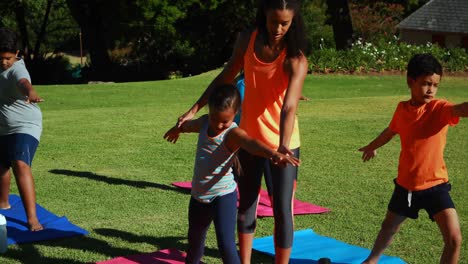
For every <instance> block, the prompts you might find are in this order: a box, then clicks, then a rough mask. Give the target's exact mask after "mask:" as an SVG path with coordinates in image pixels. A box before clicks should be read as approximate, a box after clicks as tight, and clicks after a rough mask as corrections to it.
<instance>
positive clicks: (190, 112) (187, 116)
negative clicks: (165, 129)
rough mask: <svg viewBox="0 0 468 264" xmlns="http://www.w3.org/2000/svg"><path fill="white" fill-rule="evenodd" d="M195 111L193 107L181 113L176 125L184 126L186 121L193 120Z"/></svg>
mask: <svg viewBox="0 0 468 264" xmlns="http://www.w3.org/2000/svg"><path fill="white" fill-rule="evenodd" d="M195 113H196V112H194V111H193V110H192V109H190V110H188V111H187V112H186V113H185V114H183V115H181V116H180V117H179V118H178V119H177V123H176V127H178V128H180V127H182V124H184V123H185V122H186V121H189V120H192V119H193V117H194V116H195Z"/></svg>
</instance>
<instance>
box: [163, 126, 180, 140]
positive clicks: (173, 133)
mask: <svg viewBox="0 0 468 264" xmlns="http://www.w3.org/2000/svg"><path fill="white" fill-rule="evenodd" d="M180 132H181V130H180V128H178V127H177V126H174V127H173V128H171V129H169V131H167V132H166V134H164V139H165V140H167V141H169V142H171V143H174V144H175V143H176V142H177V140H178V139H179V135H180Z"/></svg>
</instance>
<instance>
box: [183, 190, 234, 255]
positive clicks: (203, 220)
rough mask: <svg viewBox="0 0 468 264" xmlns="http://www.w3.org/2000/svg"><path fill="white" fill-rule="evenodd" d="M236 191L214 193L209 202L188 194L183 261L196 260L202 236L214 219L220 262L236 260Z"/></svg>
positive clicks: (204, 235)
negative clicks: (200, 200)
mask: <svg viewBox="0 0 468 264" xmlns="http://www.w3.org/2000/svg"><path fill="white" fill-rule="evenodd" d="M236 203H237V191H234V192H232V193H229V194H226V195H223V196H219V197H216V198H215V199H214V200H213V201H212V202H211V203H206V204H205V203H201V202H199V201H197V200H195V199H194V198H193V197H191V198H190V205H189V231H188V242H189V245H188V246H189V248H188V250H187V257H186V259H185V263H197V264H198V263H200V259H201V258H202V256H203V252H204V250H205V239H206V233H207V232H208V228H209V227H210V224H211V222H214V226H215V231H216V239H217V241H218V249H219V251H220V253H221V258H222V259H223V263H227V264H240V259H239V255H238V254H237V248H236V235H235V234H236V211H237V210H236Z"/></svg>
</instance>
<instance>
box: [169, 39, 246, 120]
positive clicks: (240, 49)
mask: <svg viewBox="0 0 468 264" xmlns="http://www.w3.org/2000/svg"><path fill="white" fill-rule="evenodd" d="M249 39H250V31H245V32H242V33H240V34H239V36H238V37H237V40H236V43H235V44H234V49H233V52H232V55H231V58H230V59H229V61H228V62H227V63H226V66H224V69H223V70H222V71H221V72H220V73H219V74H218V76H216V78H215V79H214V80H213V81H212V82H211V83H210V85H208V87H207V88H206V90H205V91H204V92H203V94H202V95H201V97H200V98H199V99H198V100H197V102H195V104H194V105H193V106H192V107H191V108H190V109H189V110H188V111H187V112H185V113H184V114H183V115H181V116H180V117H179V118H178V119H177V126H181V125H182V124H183V123H184V122H185V121H187V120H190V119H192V118H193V117H194V116H195V114H196V113H197V112H198V111H199V110H200V109H202V108H203V106H205V105H206V103H207V101H208V97H209V96H210V94H211V91H212V90H213V89H214V87H216V86H218V85H220V84H226V83H232V81H233V80H234V78H235V77H236V75H237V74H238V73H239V72H240V71H241V70H242V68H243V65H244V53H245V51H246V50H247V46H248V44H249Z"/></svg>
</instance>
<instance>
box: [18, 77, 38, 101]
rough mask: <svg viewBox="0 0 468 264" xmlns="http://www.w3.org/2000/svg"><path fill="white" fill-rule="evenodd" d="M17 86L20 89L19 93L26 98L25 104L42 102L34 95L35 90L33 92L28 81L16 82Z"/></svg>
mask: <svg viewBox="0 0 468 264" xmlns="http://www.w3.org/2000/svg"><path fill="white" fill-rule="evenodd" d="M18 86H19V88H20V91H21V92H22V93H23V94H24V95H26V96H27V97H28V99H26V102H27V103H40V102H44V100H43V99H42V98H41V97H39V95H38V94H37V93H36V90H34V88H33V87H32V85H31V83H30V82H29V81H28V79H25V78H23V79H20V80H19V81H18Z"/></svg>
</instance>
